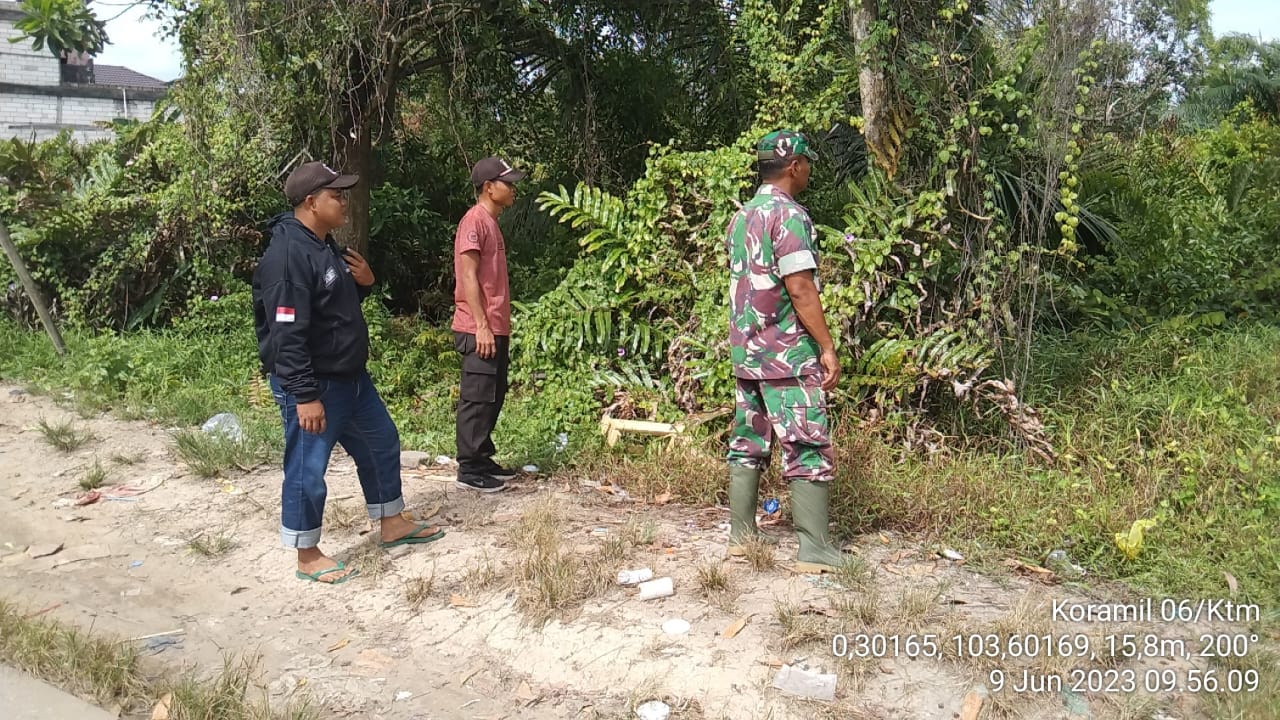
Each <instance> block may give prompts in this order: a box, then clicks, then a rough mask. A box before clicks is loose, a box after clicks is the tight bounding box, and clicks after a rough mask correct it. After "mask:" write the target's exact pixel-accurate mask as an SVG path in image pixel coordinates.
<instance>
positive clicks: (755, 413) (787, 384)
mask: <svg viewBox="0 0 1280 720" xmlns="http://www.w3.org/2000/svg"><path fill="white" fill-rule="evenodd" d="M820 382H821V381H820V380H819V377H818V376H813V375H811V376H807V377H801V378H786V379H783V380H747V379H745V378H738V387H737V412H736V413H735V415H734V423H733V433H732V435H731V436H730V438H729V456H728V460H729V464H730V465H741V466H744V467H750V468H758V469H761V470H763V469H765V468H767V467H768V466H769V460H770V457H771V451H772V447H773V444H774V440H775V439H776V440H777V441H778V444H780V445H781V446H782V477H783V478H784V479H786V480H796V479H802V480H812V481H814V482H825V481H829V480H831V478H832V475H833V473H834V471H835V453H834V452H833V451H832V449H831V422H830V419H829V417H828V415H827V399H826V393H824V392H823V390H822V387H821V385H820Z"/></svg>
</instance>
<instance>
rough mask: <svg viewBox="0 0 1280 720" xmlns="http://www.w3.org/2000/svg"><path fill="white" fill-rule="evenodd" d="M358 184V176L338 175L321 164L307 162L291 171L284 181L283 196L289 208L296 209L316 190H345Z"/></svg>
mask: <svg viewBox="0 0 1280 720" xmlns="http://www.w3.org/2000/svg"><path fill="white" fill-rule="evenodd" d="M358 182H360V176H359V175H340V174H339V173H338V172H337V171H336V170H334V169H333V168H331V167H329V166H328V165H325V164H324V163H322V162H319V161H316V162H309V163H305V164H303V165H299V166H298V167H296V168H294V169H293V172H291V173H289V177H288V179H287V180H285V181H284V196H285V199H286V200H288V201H289V206H290V207H298V206H299V205H301V204H302V201H303V200H306V199H307V196H308V195H311V194H313V193H315V191H317V190H321V189H324V188H332V189H334V190H346V189H347V188H349V187H352V186H354V185H355V184H356V183H358Z"/></svg>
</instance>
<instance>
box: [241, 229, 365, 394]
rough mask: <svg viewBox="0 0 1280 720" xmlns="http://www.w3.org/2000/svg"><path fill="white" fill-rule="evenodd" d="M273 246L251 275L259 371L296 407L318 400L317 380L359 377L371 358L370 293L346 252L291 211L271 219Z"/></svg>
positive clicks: (268, 249)
mask: <svg viewBox="0 0 1280 720" xmlns="http://www.w3.org/2000/svg"><path fill="white" fill-rule="evenodd" d="M269 227H270V228H271V244H270V245H269V246H267V251H266V252H265V253H263V255H262V260H261V261H260V262H259V263H258V268H257V270H255V271H254V273H253V324H254V331H255V332H256V333H257V335H258V357H259V359H260V360H261V361H262V371H263V372H265V373H269V374H271V375H274V376H275V377H276V379H277V380H279V381H280V386H281V387H282V388H283V389H284V391H285V392H287V393H289V394H291V395H293V396H294V397H295V398H296V399H297V401H298V402H300V403H303V402H310V401H312V400H317V399H319V398H320V383H319V380H321V379H324V378H335V379H351V378H355V377H357V376H358V375H359V374H360V373H361V372H362V371H363V370H364V369H365V363H366V362H367V361H368V359H369V328H368V326H367V325H365V321H364V314H363V313H362V312H361V310H360V302H361V301H362V300H364V298H365V297H367V296H368V295H369V292H370V288H366V287H361V286H359V285H357V284H356V282H355V279H354V278H352V277H351V269H350V268H348V267H347V263H346V261H345V260H344V259H343V257H342V249H341V248H339V247H338V244H337V243H335V242H334V241H333V238H332V237H331V236H325V239H324V240H320V238H317V237H316V236H315V233H313V232H311V231H310V230H309V229H307V227H306V226H305V225H303V224H302V223H301V222H299V221H298V219H297V218H295V217H294V216H293V212H292V211H290V212H286V213H281V214H280V215H277V216H276V217H274V218H272V219H271V223H270V225H269Z"/></svg>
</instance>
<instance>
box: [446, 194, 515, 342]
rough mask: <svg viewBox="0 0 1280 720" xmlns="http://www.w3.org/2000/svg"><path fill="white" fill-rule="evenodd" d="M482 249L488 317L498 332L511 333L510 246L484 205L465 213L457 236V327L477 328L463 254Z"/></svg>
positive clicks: (470, 330)
mask: <svg viewBox="0 0 1280 720" xmlns="http://www.w3.org/2000/svg"><path fill="white" fill-rule="evenodd" d="M469 250H478V251H479V252H480V268H479V271H478V273H477V274H478V276H479V280H480V296H481V300H482V302H483V304H484V312H485V317H487V318H488V319H489V329H490V330H492V331H493V334H494V335H510V334H511V285H510V281H509V279H508V277H507V245H506V243H505V242H503V240H502V231H501V230H500V229H499V228H498V221H497V220H495V219H494V217H493V216H492V215H490V214H489V211H488V210H485V209H484V206H482V205H479V204H477V205H475V206H474V207H472V208H471V209H470V210H468V211H467V214H466V215H463V216H462V221H461V222H459V223H458V232H457V234H456V235H454V238H453V276H454V277H455V278H457V279H456V280H455V281H454V286H453V302H454V305H455V308H454V311H453V330H454V332H461V333H472V334H474V333H475V331H476V321H475V318H473V317H471V306H470V305H468V304H467V297H466V295H465V294H464V293H463V291H462V253H464V252H467V251H469Z"/></svg>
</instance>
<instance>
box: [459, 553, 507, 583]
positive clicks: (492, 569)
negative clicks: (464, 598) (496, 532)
mask: <svg viewBox="0 0 1280 720" xmlns="http://www.w3.org/2000/svg"><path fill="white" fill-rule="evenodd" d="M501 584H502V573H501V572H499V570H498V565H497V563H495V562H494V561H493V558H492V557H490V556H489V551H488V550H487V549H486V550H484V551H482V552H481V553H480V557H479V558H478V559H476V560H473V561H472V562H471V563H470V564H468V565H467V569H466V570H465V571H463V573H462V589H463V590H464V591H466V592H468V593H472V594H476V593H481V592H484V591H485V590H489V589H491V588H494V587H497V586H499V585H501Z"/></svg>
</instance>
